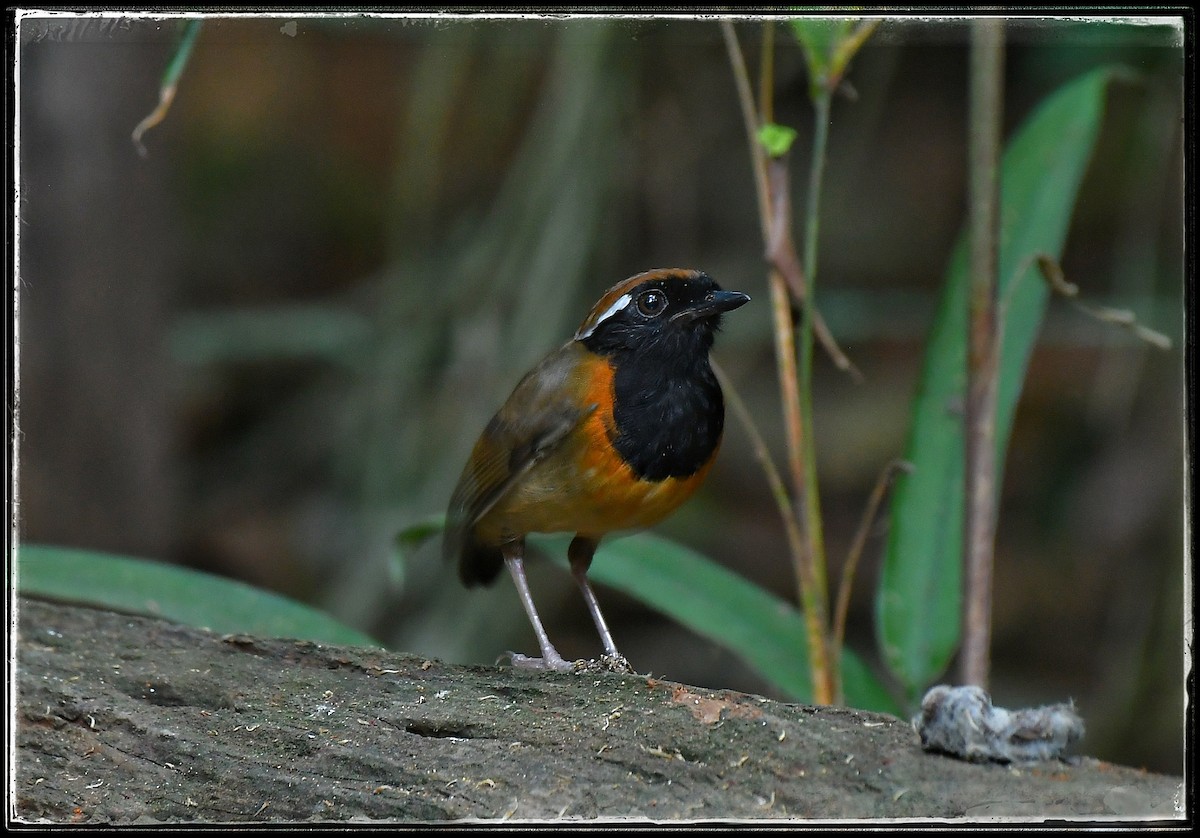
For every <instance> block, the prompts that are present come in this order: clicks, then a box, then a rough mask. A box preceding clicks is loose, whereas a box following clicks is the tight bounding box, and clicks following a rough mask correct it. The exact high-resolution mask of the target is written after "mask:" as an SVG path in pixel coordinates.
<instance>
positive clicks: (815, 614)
mask: <svg viewBox="0 0 1200 838" xmlns="http://www.w3.org/2000/svg"><path fill="white" fill-rule="evenodd" d="M721 31H722V33H723V35H724V37H725V45H726V48H727V50H728V52H729V63H730V65H731V67H732V68H733V74H734V80H735V83H736V85H737V90H738V100H739V102H740V103H741V108H742V117H743V122H744V123H745V127H746V139H747V142H748V143H749V145H750V153H751V161H752V164H753V167H754V175H755V184H756V186H757V188H758V205H759V221H760V225H761V227H762V233H763V241H764V244H765V245H766V252H767V253H768V255H770V254H772V253H774V252H777V251H778V250H780V249H781V248H779V247H778V246H777V245H776V243H775V242H774V241H773V239H774V238H775V236H773V231H774V228H775V223H774V221H775V210H774V205H775V203H776V202H777V200H776V199H778V200H784V199H785V198H786V190H784V191H783V192H782V193H781V194H780V189H782V188H783V185H780V186H777V187H775V189H772V185H771V181H770V176H769V174H768V166H767V160H766V153H765V151H764V149H763V148H762V144H761V143H760V142H759V139H758V128H759V126H760V125H761V124H762V121H763V119H764V118H765V117H764V116H763V115H761V114H760V113H758V112H757V109H756V107H755V102H754V94H753V92H752V88H751V84H750V77H749V74H748V73H747V71H746V63H745V59H744V58H743V56H742V50H741V47H740V46H739V44H738V41H737V34H736V32H735V31H734V29H733V24H732V23H730V22H729V21H727V20H726V21H722V22H721ZM772 44H773V39H772V40H768V41H767V43H766V44H765V46H764V50H769V49H770V47H771V45H772ZM772 65H773V60H772V59H771V57H770V55H764V58H763V62H762V66H763V68H764V71H763V72H764V77H763V79H762V81H763V84H762V85H761V86H760V94H761V96H762V100H763V104H762V108H763V111H764V112H765V113H770V112H771V109H772V105H771V95H770V93H771V91H770V88H769V86H768V84H767V81H768V79H769V78H770V77H769V74H768V70H767V69H765V68H769V67H771V66H772ZM781 233H783V234H785V235H786V233H787V231H781ZM768 285H769V288H770V294H771V313H772V321H773V327H774V328H773V330H772V331H773V332H774V337H775V357H776V367H777V371H778V377H779V387H780V393H781V396H782V402H783V413H784V428H785V432H786V434H787V443H788V444H787V449H788V465H789V470H790V472H791V478H792V483H793V487H794V491H795V504H796V508H795V512H794V513H793V512H792V511H791V510H786V512H785V511H784V510H781V512H783V513H784V526H785V528H786V529H787V530H788V535H789V545H790V547H791V553H792V563H793V565H794V569H795V573H796V579H797V586H798V588H799V591H798V596H799V601H800V604H801V607H802V611H803V613H804V617H805V626H806V628H807V633H808V646H809V668H810V670H811V673H812V680H813V700H814V701H815V702H816V703H818V704H831V703H833V701H834V698H835V696H836V694H837V690H836V689H835V687H834V684H835V682H836V678H835V676H834V673H833V672H832V671H831V669H830V667H829V646H828V606H827V602H828V594H827V593H826V590H827V589H826V585H825V572H824V568H823V567H821V568H819V569H818V568H817V567H815V563H814V559H815V557H816V556H817V555H821V556H822V557H823V553H822V554H817V553H813V552H811V549H810V546H811V545H812V543H813V539H812V536H811V533H805V536H806V537H805V539H804V540H803V541H800V542H798V541H796V540H795V539H794V538H793V534H794V532H795V528H796V522H797V521H804V522H805V523H808V519H807V518H806V516H805V515H804V514H803V510H806V509H808V508H809V503H807V502H802V499H803V498H806V497H808V496H809V495H810V493H809V492H807V491H806V490H805V484H806V481H807V480H815V469H812V468H809V467H806V464H805V458H804V452H805V448H806V443H805V433H804V429H805V427H806V422H805V419H804V409H803V403H804V402H803V399H804V393H803V386H802V384H801V383H800V382H801V379H800V376H799V371H798V369H797V366H796V336H795V329H794V326H793V323H792V307H791V302H792V300H791V297H790V295H789V292H788V283H787V281H786V279H785V278H784V276H783V273H782V272H781V271H780V269H779V268H778V267H776V266H773V267H772V268H771V270H770V272H769V281H768ZM802 302H803V301H802ZM802 308H803V310H804V312H805V320H806V321H810V319H811V318H810V316H809V314H808V313H809V312H810V311H811V310H812V307H811V306H809V305H802ZM811 328H812V327H811V322H810V323H809V356H810V362H811V343H812V338H811ZM809 402H810V408H809V412H810V414H811V398H810V399H809ZM817 511H818V514H819V509H818V510H817ZM818 525H819V523H818Z"/></svg>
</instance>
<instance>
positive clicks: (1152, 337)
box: [1036, 253, 1171, 350]
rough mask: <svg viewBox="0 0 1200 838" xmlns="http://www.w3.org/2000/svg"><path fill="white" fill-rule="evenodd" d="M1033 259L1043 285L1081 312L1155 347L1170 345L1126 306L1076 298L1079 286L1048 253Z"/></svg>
mask: <svg viewBox="0 0 1200 838" xmlns="http://www.w3.org/2000/svg"><path fill="white" fill-rule="evenodd" d="M1036 259H1037V264H1038V269H1039V271H1040V272H1041V274H1042V278H1043V279H1044V280H1046V284H1047V285H1049V286H1050V290H1051V291H1053V292H1054V293H1055V294H1057V295H1058V296H1060V297H1064V298H1065V299H1066V300H1067V301H1068V302H1070V303H1071V304H1072V305H1073V306H1075V307H1076V308H1077V309H1079V310H1080V311H1082V312H1083V313H1084V314H1086V315H1088V316H1089V317H1094V318H1095V319H1097V320H1099V321H1100V322H1102V323H1111V324H1113V325H1114V326H1120V327H1122V328H1125V329H1128V330H1129V331H1131V332H1133V334H1134V335H1135V336H1136V337H1138V338H1140V339H1141V340H1143V341H1145V342H1146V343H1148V344H1150V345H1151V346H1154V347H1157V348H1158V349H1163V350H1167V349H1170V348H1171V339H1170V338H1169V337H1167V336H1166V335H1164V334H1163V333H1162V332H1158V331H1155V330H1154V329H1151V328H1150V327H1148V326H1143V325H1142V324H1141V323H1139V322H1138V319H1137V315H1136V314H1134V313H1133V312H1132V311H1130V310H1129V309H1125V308H1110V307H1108V306H1100V305H1092V304H1091V303H1085V302H1084V301H1083V300H1081V299H1079V286H1078V285H1076V284H1075V283H1073V282H1068V281H1067V277H1066V275H1065V274H1064V273H1063V269H1062V265H1060V264H1058V261H1057V260H1056V259H1055V258H1054V257H1053V256H1051V255H1049V254H1048V253H1039V254H1037V257H1036Z"/></svg>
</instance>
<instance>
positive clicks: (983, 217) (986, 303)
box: [959, 18, 1004, 687]
mask: <svg viewBox="0 0 1200 838" xmlns="http://www.w3.org/2000/svg"><path fill="white" fill-rule="evenodd" d="M1003 74H1004V21H1003V20H1002V19H999V18H981V19H978V20H975V21H973V22H972V24H971V106H970V107H971V127H970V131H971V133H970V167H971V174H970V178H971V181H970V183H971V186H970V190H971V191H970V202H971V214H970V224H971V290H970V302H969V306H970V310H969V324H970V326H969V329H970V332H969V338H968V348H967V399H966V415H965V422H966V428H965V431H966V433H965V437H966V483H965V486H966V491H967V498H966V505H965V509H966V513H965V515H964V522H963V536H964V537H963V547H964V550H965V555H964V565H965V573H964V579H965V590H964V612H963V646H962V655H961V658H960V662H959V663H960V677H961V680H962V682H963V683H966V684H974V685H976V686H980V687H986V686H987V682H988V670H989V668H990V661H989V648H990V646H991V623H992V566H993V561H994V553H995V542H996V497H997V487H996V395H997V384H998V382H997V378H998V375H999V367H998V363H997V361H998V358H999V342H1000V341H999V325H1000V324H999V323H998V319H997V314H996V311H997V290H996V289H997V273H998V268H999V266H998V260H999V242H998V233H997V231H998V222H999V215H1000V195H999V192H1000V190H999V160H1000V125H1001V114H1002V110H1003V94H1004V75H1003Z"/></svg>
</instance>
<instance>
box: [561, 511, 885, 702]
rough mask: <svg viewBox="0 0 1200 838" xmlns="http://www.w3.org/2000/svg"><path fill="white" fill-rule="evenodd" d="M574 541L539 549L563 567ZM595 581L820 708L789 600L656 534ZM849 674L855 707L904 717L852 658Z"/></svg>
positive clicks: (846, 659) (610, 553)
mask: <svg viewBox="0 0 1200 838" xmlns="http://www.w3.org/2000/svg"><path fill="white" fill-rule="evenodd" d="M567 541H568V539H565V538H562V537H551V538H540V539H538V544H539V545H541V546H542V549H543V550H544V551H545V552H547V553H549V554H551V555H552V556H554V557H556V558H558V559H561V557H562V556H565V555H566V546H567ZM588 576H589V577H590V578H592V579H595V580H596V581H598V582H601V583H603V584H605V585H609V586H611V587H613V588H616V589H618V590H620V591H624V592H625V593H627V594H629V595H630V596H632V597H635V598H636V599H638V600H640V601H641V602H644V603H645V604H646V605H649V606H650V607H651V608H654V609H655V610H657V611H660V612H662V613H663V614H665V615H667V616H668V617H671V618H672V619H674V620H675V621H677V622H679V623H680V624H682V625H684V626H686V627H687V628H689V629H691V630H692V631H694V632H696V634H699V635H700V636H702V637H705V638H708V639H709V640H712V641H713V642H715V643H717V644H718V645H720V646H722V647H724V648H726V649H728V650H730V651H731V652H733V653H734V654H736V655H738V656H739V657H740V658H741V659H742V660H744V661H746V663H748V664H749V665H750V666H751V667H753V668H754V670H755V671H757V672H758V673H759V674H760V675H762V676H763V677H764V678H766V679H767V680H768V681H770V682H771V683H772V684H774V685H775V686H777V687H778V688H779V689H781V690H783V691H784V692H785V693H787V694H788V695H789V696H791V697H792V698H794V699H796V700H798V701H811V700H812V683H811V681H810V680H809V676H808V657H807V652H806V650H807V641H806V639H805V632H804V621H803V619H802V618H801V616H800V612H799V611H797V610H796V608H794V607H793V606H792V605H791V604H790V603H788V602H786V601H785V600H783V599H780V598H779V597H777V596H774V595H773V594H771V593H770V592H768V591H765V590H763V589H762V588H760V587H758V586H757V585H755V584H753V583H751V582H749V581H747V580H745V579H743V578H742V577H740V576H738V575H737V574H735V573H732V572H730V571H729V570H726V569H725V568H723V567H721V566H720V565H718V564H716V563H714V562H712V561H710V560H709V559H707V558H705V557H704V556H702V555H700V554H699V553H696V552H694V551H692V550H689V549H688V548H686V547H683V546H682V545H679V544H676V543H674V542H672V541H668V540H667V539H665V538H661V537H659V536H655V535H651V534H649V533H639V534H637V535H630V536H626V537H624V538H618V539H613V540H612V541H611V542H605V543H604V544H603V545H602V546H601V547H600V549H599V551H598V552H597V553H596V560H595V562H594V563H593V564H592V568H591V571H590V572H589V573H588ZM842 666H843V672H844V678H845V695H846V701H847V703H848V704H850V705H852V706H854V707H858V708H861V709H864V710H878V711H881V712H888V713H897V712H898V706H897V704H896V702H895V701H894V700H893V699H892V697H891V695H890V694H889V693H888V691H887V690H886V689H885V688H884V687H883V685H882V684H880V683H879V681H878V680H876V679H875V677H874V676H873V675H872V674H871V672H870V671H869V670H868V669H867V667H866V666H864V665H863V663H862V661H860V660H859V659H858V658H857V657H855V656H854V655H853V654H852V653H850V652H849V651H847V652H845V653H844V654H843V658H842Z"/></svg>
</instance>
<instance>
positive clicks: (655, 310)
mask: <svg viewBox="0 0 1200 838" xmlns="http://www.w3.org/2000/svg"><path fill="white" fill-rule="evenodd" d="M637 307H638V311H640V312H641V313H642V314H644V315H646V316H647V317H657V316H658V315H660V314H662V313H663V311H664V310H665V309H666V307H667V295H666V294H664V293H663V292H662V291H658V290H656V289H652V290H650V291H643V292H642V293H641V294H639V295H638V298H637Z"/></svg>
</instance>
